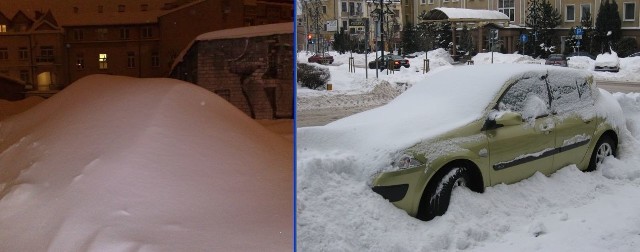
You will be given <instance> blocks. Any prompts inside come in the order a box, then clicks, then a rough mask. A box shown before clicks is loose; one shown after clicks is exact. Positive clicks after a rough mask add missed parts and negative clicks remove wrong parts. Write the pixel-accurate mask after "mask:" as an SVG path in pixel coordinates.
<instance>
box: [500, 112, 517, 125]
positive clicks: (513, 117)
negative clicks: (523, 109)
mask: <svg viewBox="0 0 640 252" xmlns="http://www.w3.org/2000/svg"><path fill="white" fill-rule="evenodd" d="M496 124H499V125H503V126H513V125H520V124H522V115H521V114H520V113H516V112H511V111H509V112H504V113H502V114H501V115H499V116H497V117H496Z"/></svg>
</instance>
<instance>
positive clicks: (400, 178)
mask: <svg viewBox="0 0 640 252" xmlns="http://www.w3.org/2000/svg"><path fill="white" fill-rule="evenodd" d="M424 169H425V167H424V166H421V167H417V168H412V169H406V170H401V171H393V172H385V173H381V174H379V175H377V176H376V178H375V179H374V180H373V183H372V185H373V186H372V188H371V189H372V190H373V191H374V192H376V193H378V194H380V195H381V196H382V197H383V198H385V199H387V200H389V201H390V202H391V203H393V204H394V205H395V206H396V207H398V208H400V209H403V210H405V211H407V213H409V215H411V216H415V215H416V214H417V213H418V207H419V203H420V198H421V197H422V192H423V191H424V183H425V181H426V179H425V178H424V176H425V173H424Z"/></svg>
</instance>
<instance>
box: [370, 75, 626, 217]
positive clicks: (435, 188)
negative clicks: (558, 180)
mask: <svg viewBox="0 0 640 252" xmlns="http://www.w3.org/2000/svg"><path fill="white" fill-rule="evenodd" d="M494 66H495V67H493V68H491V67H481V68H476V69H473V67H471V68H469V69H468V70H469V71H460V70H457V71H455V70H454V71H449V72H444V73H442V75H446V76H444V77H442V76H440V78H438V79H439V80H447V82H446V83H434V82H433V81H432V82H431V83H424V84H426V85H429V84H431V85H454V86H456V84H457V82H460V81H465V80H476V82H478V83H476V85H460V86H461V87H459V88H465V89H470V90H466V91H464V93H469V94H471V95H470V96H469V99H468V100H463V99H465V96H467V95H461V97H459V98H460V99H456V96H457V92H455V90H456V89H455V88H454V89H452V88H437V87H434V88H432V89H426V90H429V91H430V92H431V94H429V95H428V96H429V97H450V99H448V100H447V99H439V102H440V103H441V104H440V107H441V108H447V107H450V106H463V107H462V108H461V109H453V110H454V111H450V112H449V113H456V111H457V110H460V111H462V112H461V113H459V114H460V116H463V117H467V115H469V116H470V117H468V118H474V116H473V114H475V115H476V117H475V119H473V120H468V119H467V120H460V121H462V122H463V123H461V124H459V126H457V127H451V128H450V129H438V131H439V132H440V133H437V134H434V135H432V136H430V137H428V138H426V139H422V140H421V141H419V142H417V143H416V144H413V145H412V146H410V147H408V148H406V149H403V150H401V151H400V152H398V153H399V154H400V155H399V156H397V158H396V159H395V161H394V162H392V168H391V169H388V170H386V171H384V172H380V173H378V174H377V175H376V176H375V178H374V179H373V182H372V189H373V191H375V192H376V193H378V194H380V195H382V196H383V197H384V198H385V199H387V200H389V201H391V202H392V203H393V204H394V205H396V206H397V207H399V208H401V209H404V210H406V211H407V212H408V213H409V214H410V215H412V216H415V217H417V218H419V219H422V220H430V219H432V218H434V217H435V216H439V215H442V214H444V213H445V212H446V210H447V208H448V205H449V200H450V197H451V192H452V190H453V189H454V188H456V187H459V186H465V187H467V188H469V189H471V190H473V191H476V192H482V191H483V190H484V188H485V187H488V186H493V185H496V184H500V183H507V184H509V183H514V182H517V181H520V180H522V179H525V178H528V177H530V176H532V175H533V174H534V173H536V172H541V173H543V174H545V175H550V174H551V173H553V172H555V171H557V170H558V169H560V168H563V167H565V166H568V165H571V164H575V165H576V166H577V167H578V168H579V169H580V170H583V171H591V170H594V169H595V168H596V167H597V166H598V165H599V164H601V163H602V162H603V160H604V158H605V157H607V156H611V155H614V156H615V155H616V150H617V146H618V130H617V125H619V124H616V123H615V120H613V119H612V118H608V116H612V117H614V118H617V119H619V118H622V115H621V113H622V112H621V110H618V109H616V108H613V109H612V108H610V106H608V105H607V104H610V103H607V101H611V99H612V98H611V95H610V94H609V93H607V92H606V91H604V90H600V89H598V88H596V86H595V84H594V83H593V77H592V76H591V74H589V73H588V72H586V71H582V70H576V69H567V68H562V67H554V66H507V65H505V66H499V65H494ZM498 68H503V69H498ZM490 74H491V75H498V78H497V80H501V81H498V82H494V83H489V82H492V81H489V82H488V81H485V79H487V78H488V75H490ZM464 75H466V76H464ZM461 76H462V77H461ZM489 79H491V80H494V81H496V78H489ZM480 89H489V90H491V91H490V92H484V91H479V90H480ZM452 91H453V92H452ZM407 92H409V91H407ZM474 93H476V94H477V95H484V96H486V97H483V98H480V99H473V98H471V97H472V96H473V95H472V94H474ZM429 97H425V98H424V99H428V98H429ZM399 98H402V97H399ZM471 100H474V102H469V101H471ZM466 106H470V107H469V109H470V108H472V107H475V108H481V109H480V110H476V113H466V112H464V110H465V109H464V107H466ZM614 107H615V106H614ZM618 108H619V107H618ZM445 110H447V109H445ZM470 110H471V109H470ZM435 114H436V115H435V116H438V115H437V114H438V113H435ZM478 115H479V116H478ZM424 116H425V117H429V116H430V115H429V114H424ZM450 118H453V117H450ZM434 120H437V118H435V119H434ZM618 121H620V120H618Z"/></svg>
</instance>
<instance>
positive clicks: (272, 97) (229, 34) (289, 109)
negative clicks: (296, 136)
mask: <svg viewBox="0 0 640 252" xmlns="http://www.w3.org/2000/svg"><path fill="white" fill-rule="evenodd" d="M292 44H293V23H291V22H290V23H278V24H269V25H258V26H250V27H243V28H235V29H227V30H220V31H214V32H210V33H205V34H202V35H200V36H198V37H197V38H196V39H195V40H194V41H193V42H192V43H191V45H190V46H188V47H187V48H185V49H184V50H183V52H182V53H181V54H180V55H179V56H178V58H177V59H176V62H174V65H173V67H172V69H171V75H170V76H171V77H172V78H176V79H180V80H184V81H188V82H191V83H194V84H196V85H198V86H201V87H203V88H206V89H208V90H210V91H212V92H215V93H216V94H218V95H220V96H221V97H223V98H225V99H226V100H228V101H229V102H230V103H232V104H233V105H235V106H236V107H238V108H239V109H240V110H242V111H244V112H245V113H246V114H247V115H249V116H251V117H253V118H256V119H275V118H293V109H294V106H293V95H294V93H293V81H292V80H293V70H294V68H293V48H292Z"/></svg>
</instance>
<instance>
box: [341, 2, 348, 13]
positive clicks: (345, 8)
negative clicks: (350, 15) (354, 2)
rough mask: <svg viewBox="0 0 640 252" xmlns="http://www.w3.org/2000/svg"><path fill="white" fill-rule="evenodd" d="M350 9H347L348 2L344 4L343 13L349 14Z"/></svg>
mask: <svg viewBox="0 0 640 252" xmlns="http://www.w3.org/2000/svg"><path fill="white" fill-rule="evenodd" d="M348 11H349V9H347V2H342V12H348Z"/></svg>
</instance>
